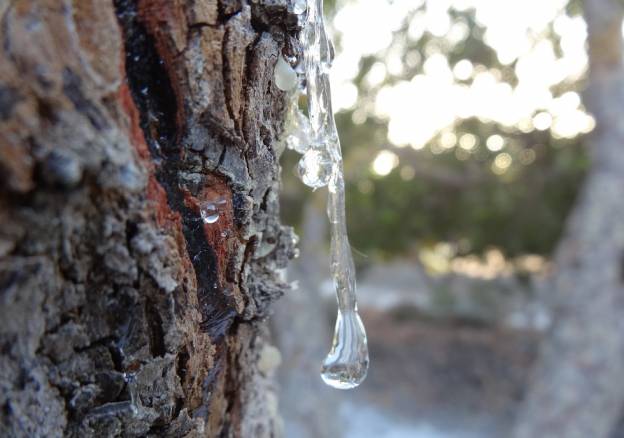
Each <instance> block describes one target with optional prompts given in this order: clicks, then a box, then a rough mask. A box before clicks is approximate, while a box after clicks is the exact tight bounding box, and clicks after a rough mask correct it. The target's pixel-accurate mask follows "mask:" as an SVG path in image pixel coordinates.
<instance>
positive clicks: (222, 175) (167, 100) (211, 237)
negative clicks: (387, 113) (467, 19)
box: [0, 0, 298, 437]
mask: <svg viewBox="0 0 624 438" xmlns="http://www.w3.org/2000/svg"><path fill="white" fill-rule="evenodd" d="M287 6H288V4H287V2H286V0H282V1H277V0H265V1H258V2H249V1H246V0H219V1H217V0H186V1H182V0H114V1H113V0H109V1H105V0H15V1H10V0H0V17H1V26H0V39H1V45H0V181H1V183H2V191H1V192H0V300H1V304H0V349H1V351H2V353H1V355H0V388H1V390H0V406H1V409H0V435H1V436H7V437H9V436H10V437H21V436H24V437H26V436H28V437H33V436H42V437H58V436H80V437H85V436H98V437H102V436H244V437H251V436H254V437H256V436H258V437H262V436H274V435H275V434H277V433H278V432H279V421H278V420H277V415H276V402H275V397H274V395H273V393H274V392H273V389H272V383H271V379H270V374H271V369H272V368H273V366H274V365H275V362H276V354H275V353H274V350H273V349H272V348H271V347H270V345H269V344H268V341H267V329H266V326H265V323H264V322H263V320H264V317H265V316H266V315H267V312H268V310H269V307H270V305H271V303H272V302H273V301H274V300H275V299H276V298H277V297H278V296H279V295H280V294H282V292H283V291H284V289H285V285H284V284H283V283H282V282H281V281H280V280H279V270H280V269H282V268H284V267H285V264H286V262H287V260H288V259H289V258H291V257H292V255H293V252H294V249H293V233H292V231H291V230H290V229H288V228H285V227H282V226H281V225H280V223H279V219H278V202H277V190H278V184H279V164H278V157H279V150H280V148H279V147H278V145H279V142H278V140H277V139H278V136H279V134H280V131H281V125H282V120H283V115H284V111H285V108H286V104H287V99H286V96H285V95H284V93H283V92H281V91H279V90H278V89H277V88H276V87H275V86H274V85H273V83H272V77H273V65H274V63H275V61H276V59H277V56H278V53H279V52H280V50H281V49H282V48H283V47H284V46H285V45H288V46H289V47H291V46H292V44H291V43H292V41H293V37H294V35H295V33H296V32H297V31H298V29H297V24H296V23H297V22H296V17H295V16H294V15H292V14H291V13H289V12H288V7H287ZM202 209H204V211H203V215H202ZM208 215H210V217H208ZM215 216H217V219H216V220H215ZM203 219H206V220H203Z"/></svg>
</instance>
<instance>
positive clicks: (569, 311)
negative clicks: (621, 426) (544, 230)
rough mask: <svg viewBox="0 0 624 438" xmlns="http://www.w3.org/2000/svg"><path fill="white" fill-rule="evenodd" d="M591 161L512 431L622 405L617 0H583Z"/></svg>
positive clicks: (606, 430) (622, 186)
mask: <svg viewBox="0 0 624 438" xmlns="http://www.w3.org/2000/svg"><path fill="white" fill-rule="evenodd" d="M584 12H585V18H586V21H587V27H588V43H589V46H588V47H589V61H590V62H589V67H590V70H589V81H588V88H587V90H586V104H587V106H588V108H589V110H590V112H591V113H592V114H593V115H594V117H595V119H596V129H595V131H594V133H593V135H592V138H591V140H590V144H591V146H592V154H593V164H592V168H591V171H590V173H589V176H588V178H587V181H586V183H585V187H584V190H583V192H582V194H581V197H580V199H579V201H578V204H577V207H576V209H575V210H574V212H573V214H572V216H571V218H570V221H569V223H568V227H567V232H566V235H565V236H564V239H563V241H562V243H561V244H560V247H559V249H558V253H557V255H556V263H555V264H556V266H557V273H556V275H555V281H554V289H555V292H556V301H557V303H556V309H555V310H556V315H557V319H556V322H555V324H554V326H553V328H552V330H551V333H550V334H549V335H548V337H547V338H546V340H545V341H544V343H543V345H542V349H541V355H540V359H539V360H538V364H537V366H536V369H535V374H534V378H533V380H532V384H531V388H530V390H529V393H528V397H527V400H526V402H525V406H524V409H523V410H522V411H521V412H520V415H519V417H518V420H517V427H516V434H515V436H516V437H527V438H528V437H542V436H544V437H546V436H547V437H566V438H575V437H579V438H580V437H592V438H600V437H607V436H609V434H610V433H611V431H612V429H613V427H614V425H615V423H616V421H617V419H618V416H619V414H620V413H621V412H622V408H623V406H624V379H623V378H622V372H623V371H624V318H623V317H622V315H624V221H623V220H622V219H623V218H624V202H622V200H623V199H624V154H623V153H622V152H623V151H622V145H623V144H624V126H623V125H622V123H621V120H620V118H621V115H622V114H624V95H623V92H624V68H623V64H622V50H623V47H622V35H621V26H622V18H623V11H622V4H621V2H620V1H618V0H587V1H586V2H585V3H584Z"/></svg>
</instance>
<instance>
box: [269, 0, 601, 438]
mask: <svg viewBox="0 0 624 438" xmlns="http://www.w3.org/2000/svg"><path fill="white" fill-rule="evenodd" d="M325 3H326V4H325V8H326V11H325V13H326V16H327V21H328V24H329V25H330V31H331V33H332V35H333V40H334V45H335V47H336V57H335V60H334V64H333V68H332V73H331V77H332V87H333V90H332V92H333V101H334V107H335V108H334V109H335V111H336V119H337V123H338V129H339V132H340V137H341V141H342V146H343V152H344V165H345V172H346V180H347V215H348V227H349V234H350V240H351V243H352V245H353V250H354V257H355V260H356V264H357V267H358V294H359V303H360V309H361V313H362V317H363V320H364V323H365V325H366V328H367V332H368V335H369V348H370V355H371V368H370V371H369V376H368V379H367V380H366V381H365V382H364V384H363V385H362V386H361V387H360V388H357V389H355V390H352V391H348V392H341V391H336V390H334V389H331V388H329V387H326V386H325V385H324V384H323V383H322V381H321V379H320V378H319V377H318V372H319V367H320V362H321V360H322V359H323V357H324V356H325V354H326V353H327V350H328V349H329V346H330V343H331V332H332V330H333V324H334V318H335V312H336V311H335V298H334V292H333V288H332V286H331V283H330V281H329V279H328V266H327V249H328V245H327V242H328V236H327V225H326V217H325V204H324V203H325V193H324V191H323V190H319V191H317V192H311V191H310V190H309V189H308V188H307V187H306V186H304V185H303V184H302V183H301V182H299V180H298V179H297V178H296V176H295V172H294V167H295V165H296V162H297V160H298V158H299V156H298V154H296V153H294V152H293V151H287V152H286V153H285V155H284V157H283V158H282V160H283V161H282V165H283V190H282V191H283V199H282V210H283V213H282V214H283V220H284V222H285V223H287V224H291V225H294V226H295V227H296V229H297V233H298V234H299V236H300V237H301V242H300V248H301V256H300V257H299V259H298V260H297V261H296V262H295V263H293V265H292V268H291V270H290V272H289V273H288V278H289V281H291V282H293V286H294V290H293V291H292V292H291V293H290V294H288V295H287V296H286V297H284V298H283V299H282V300H281V302H280V303H278V308H277V309H276V312H275V315H274V318H273V325H274V333H275V342H276V344H277V346H278V348H279V349H280V350H281V352H282V365H281V367H280V369H279V371H278V380H279V384H280V392H281V394H280V402H279V403H280V409H281V412H282V415H283V417H284V428H285V436H287V437H302V438H305V437H318V438H323V437H377V438H379V437H415V438H419V437H427V438H432V437H436V438H442V437H489V436H492V437H497V436H505V431H508V430H509V428H510V425H511V422H512V421H513V415H514V412H515V410H517V408H518V403H519V401H520V400H521V399H522V397H523V393H524V390H525V387H526V384H527V383H526V382H527V377H528V373H529V371H530V367H531V365H532V364H533V362H534V360H535V357H536V353H537V345H538V341H539V339H540V337H541V336H542V334H543V333H544V332H545V330H547V329H548V327H549V326H550V324H551V320H552V317H551V316H552V315H551V311H550V307H549V304H548V302H549V292H550V291H549V290H548V287H547V286H546V284H547V282H545V281H544V279H545V278H547V277H548V275H549V272H550V269H551V260H552V256H553V252H554V250H555V248H556V245H557V242H558V241H559V239H560V238H561V235H562V231H563V228H564V225H565V222H566V218H567V217H568V215H569V213H570V211H571V209H572V208H573V206H574V204H575V200H576V199H577V194H578V193H579V189H580V187H581V186H582V184H583V181H584V176H585V174H586V172H587V170H588V168H589V156H588V155H589V154H588V152H587V148H586V140H587V134H589V133H590V132H592V130H593V129H594V127H595V120H594V118H593V117H592V116H591V115H590V114H589V113H588V111H587V110H586V108H585V107H584V105H583V99H582V95H581V91H582V90H583V89H584V86H585V81H586V76H587V66H588V55H587V50H586V40H587V26H586V24H585V21H584V19H583V17H582V15H581V11H580V5H579V4H577V3H576V2H575V1H572V2H568V1H566V0H548V1H543V0H505V1H500V0H427V1H424V0H394V1H393V0H374V1H371V0H336V1H326V2H325Z"/></svg>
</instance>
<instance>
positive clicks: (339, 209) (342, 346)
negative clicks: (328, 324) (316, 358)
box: [299, 0, 369, 389]
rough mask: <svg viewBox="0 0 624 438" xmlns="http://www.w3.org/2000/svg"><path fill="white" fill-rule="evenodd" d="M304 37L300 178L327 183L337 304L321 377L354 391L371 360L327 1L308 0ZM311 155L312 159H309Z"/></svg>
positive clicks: (331, 264)
mask: <svg viewBox="0 0 624 438" xmlns="http://www.w3.org/2000/svg"><path fill="white" fill-rule="evenodd" d="M302 34H303V46H304V52H305V58H304V62H305V72H306V84H307V94H308V116H309V118H310V131H311V132H310V139H311V144H312V145H313V148H312V149H311V150H308V151H307V152H306V154H305V155H304V157H303V158H302V159H301V161H300V163H299V174H300V175H301V176H302V179H303V180H304V182H306V179H305V178H304V176H312V178H309V181H308V182H310V183H313V184H308V185H311V186H313V187H315V186H320V185H321V184H323V185H325V184H327V185H328V189H329V190H328V198H327V214H328V216H329V223H330V226H331V228H330V230H331V249H330V271H331V276H332V280H333V283H334V288H335V290H336V298H337V300H338V316H337V319H336V329H335V332H334V340H333V343H332V348H331V350H330V352H329V354H328V355H327V357H326V358H325V360H324V361H323V365H322V370H321V377H322V379H323V381H324V382H325V383H327V384H328V385H330V386H333V387H334V388H339V389H350V388H354V387H356V386H358V385H359V384H360V383H362V381H363V380H364V379H365V378H366V373H367V370H368V363H369V359H368V345H367V340H366V332H365V330H364V325H363V324H362V321H361V319H360V316H359V315H358V313H357V301H356V296H355V266H354V263H353V256H352V255H351V247H350V245H349V239H348V237H347V225H346V213H345V189H344V176H343V168H342V153H341V149H340V140H339V138H338V132H337V129H336V123H335V121H334V115H333V111H332V105H331V89H330V83H329V74H328V73H329V69H330V67H331V63H332V60H333V46H332V44H331V41H330V39H329V38H328V36H327V32H326V30H325V23H324V21H323V0H308V4H307V19H306V22H305V27H304V30H303V32H302ZM312 152H313V153H314V155H311V153H312ZM306 155H307V157H306ZM326 171H327V172H326Z"/></svg>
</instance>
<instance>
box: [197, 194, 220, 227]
mask: <svg viewBox="0 0 624 438" xmlns="http://www.w3.org/2000/svg"><path fill="white" fill-rule="evenodd" d="M222 204H225V200H223V199H220V200H218V201H216V202H204V203H202V204H201V206H200V209H199V214H200V215H201V218H202V221H203V222H204V223H205V224H214V223H215V222H217V221H218V220H219V205H222Z"/></svg>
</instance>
